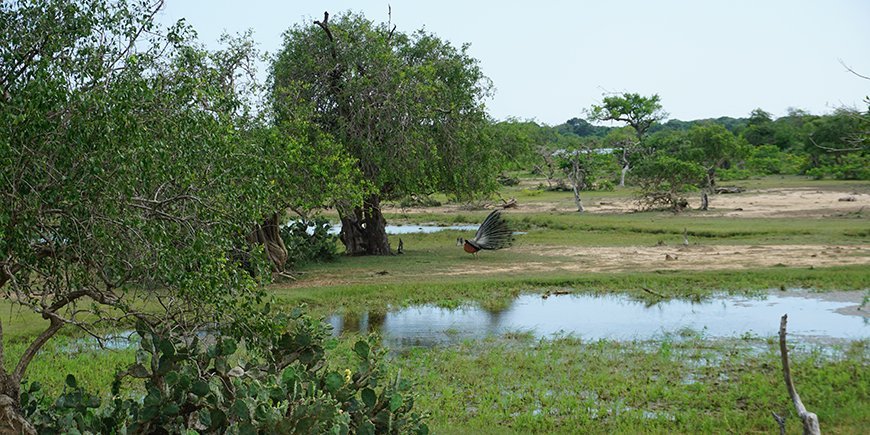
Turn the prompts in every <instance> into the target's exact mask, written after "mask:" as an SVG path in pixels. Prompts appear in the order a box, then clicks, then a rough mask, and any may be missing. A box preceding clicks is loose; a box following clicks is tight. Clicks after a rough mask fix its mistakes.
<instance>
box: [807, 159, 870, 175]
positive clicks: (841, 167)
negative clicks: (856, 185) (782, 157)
mask: <svg viewBox="0 0 870 435" xmlns="http://www.w3.org/2000/svg"><path fill="white" fill-rule="evenodd" d="M840 161H841V162H843V163H840V164H837V163H836V162H826V163H825V164H822V165H820V166H818V167H816V168H812V169H808V170H807V171H806V175H808V176H810V177H813V178H815V179H817V180H820V179H822V178H833V179H835V180H870V156H868V155H866V154H861V153H851V154H847V155H845V156H843V157H842V158H841V159H840Z"/></svg>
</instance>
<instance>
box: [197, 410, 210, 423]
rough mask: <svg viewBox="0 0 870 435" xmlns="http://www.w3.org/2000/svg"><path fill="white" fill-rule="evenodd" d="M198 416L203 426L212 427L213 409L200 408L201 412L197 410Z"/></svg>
mask: <svg viewBox="0 0 870 435" xmlns="http://www.w3.org/2000/svg"><path fill="white" fill-rule="evenodd" d="M197 417H198V418H199V422H200V423H201V424H202V425H203V426H205V427H206V428H211V411H209V410H208V409H206V408H203V409H200V410H199V412H197Z"/></svg>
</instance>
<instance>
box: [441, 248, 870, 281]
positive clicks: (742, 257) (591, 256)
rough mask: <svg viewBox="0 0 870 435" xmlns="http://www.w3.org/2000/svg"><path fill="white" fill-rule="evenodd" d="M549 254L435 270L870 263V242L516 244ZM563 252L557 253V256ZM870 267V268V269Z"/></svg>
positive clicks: (615, 269) (500, 271)
mask: <svg viewBox="0 0 870 435" xmlns="http://www.w3.org/2000/svg"><path fill="white" fill-rule="evenodd" d="M515 250H518V251H521V252H522V251H525V252H534V253H536V254H537V255H540V256H541V257H548V258H546V259H543V258H542V260H543V261H540V262H535V261H531V262H525V263H522V264H516V265H511V266H508V267H502V266H499V267H496V266H492V267H488V266H487V265H485V264H481V263H482V262H477V263H475V264H469V265H468V266H465V267H458V268H454V269H452V270H450V271H448V272H440V273H439V272H433V273H432V275H464V274H478V275H479V274H504V273H513V272H517V273H525V272H547V271H550V272H558V271H563V272H628V271H650V270H710V269H743V268H746V269H752V268H759V267H776V266H784V267H831V266H845V265H867V266H870V245H848V246H836V245H765V246H734V245H716V246H680V247H673V246H653V247H639V246H629V247H576V248H574V247H554V246H548V247H547V249H546V250H540V251H539V250H536V247H535V246H524V247H519V248H515ZM553 257H557V258H553ZM868 270H870V269H868Z"/></svg>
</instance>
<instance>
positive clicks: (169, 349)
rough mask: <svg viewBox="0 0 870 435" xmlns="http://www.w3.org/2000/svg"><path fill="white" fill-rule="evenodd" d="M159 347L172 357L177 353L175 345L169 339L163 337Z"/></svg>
mask: <svg viewBox="0 0 870 435" xmlns="http://www.w3.org/2000/svg"><path fill="white" fill-rule="evenodd" d="M157 347H158V349H160V352H162V353H163V355H165V356H168V357H172V356H174V355H175V346H173V345H172V342H171V341H169V340H168V339H165V338H164V339H161V340H160V341H159V342H158V345H157Z"/></svg>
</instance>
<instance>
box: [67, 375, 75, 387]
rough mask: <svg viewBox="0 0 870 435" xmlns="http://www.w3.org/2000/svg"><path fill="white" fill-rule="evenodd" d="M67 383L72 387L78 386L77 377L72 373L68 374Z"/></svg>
mask: <svg viewBox="0 0 870 435" xmlns="http://www.w3.org/2000/svg"><path fill="white" fill-rule="evenodd" d="M66 385H67V386H68V387H70V388H77V387H78V383H77V382H76V377H75V376H73V375H72V374H68V375H66Z"/></svg>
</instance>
